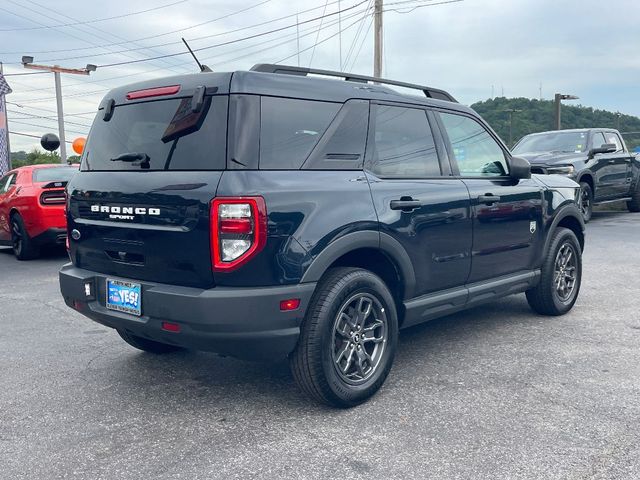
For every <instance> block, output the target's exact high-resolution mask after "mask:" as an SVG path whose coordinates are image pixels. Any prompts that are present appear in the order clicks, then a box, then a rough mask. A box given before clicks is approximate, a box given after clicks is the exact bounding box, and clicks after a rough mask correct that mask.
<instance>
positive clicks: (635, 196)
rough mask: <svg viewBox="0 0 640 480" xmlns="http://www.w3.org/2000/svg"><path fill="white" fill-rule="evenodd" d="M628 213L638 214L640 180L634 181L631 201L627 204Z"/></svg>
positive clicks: (639, 210) (639, 207)
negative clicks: (634, 186) (634, 185)
mask: <svg viewBox="0 0 640 480" xmlns="http://www.w3.org/2000/svg"><path fill="white" fill-rule="evenodd" d="M627 208H628V209H629V211H630V212H640V179H639V180H637V181H636V188H635V190H634V191H633V193H632V194H631V200H629V201H628V202H627Z"/></svg>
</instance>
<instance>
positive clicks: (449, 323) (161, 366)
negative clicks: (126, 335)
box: [91, 295, 535, 415]
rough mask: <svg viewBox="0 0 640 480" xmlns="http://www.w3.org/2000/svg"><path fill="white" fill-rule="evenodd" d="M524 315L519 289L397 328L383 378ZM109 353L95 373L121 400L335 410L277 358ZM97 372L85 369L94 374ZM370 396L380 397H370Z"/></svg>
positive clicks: (448, 353)
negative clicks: (305, 390) (315, 398)
mask: <svg viewBox="0 0 640 480" xmlns="http://www.w3.org/2000/svg"><path fill="white" fill-rule="evenodd" d="M534 318H535V317H534ZM531 321H532V313H531V311H530V310H529V307H528V305H527V303H526V300H525V298H524V295H518V296H515V297H511V298H509V299H503V300H499V301H497V302H495V303H491V304H487V305H484V306H479V307H476V308H472V309H470V310H467V311H464V312H461V313H457V314H454V315H449V316H447V317H443V318H440V319H436V320H432V321H430V322H427V323H424V324H421V325H418V326H415V327H411V328H409V329H406V330H402V331H401V334H400V340H399V344H398V351H397V354H396V361H395V363H394V367H393V370H392V373H391V376H390V378H389V380H388V381H387V383H388V384H396V383H399V384H403V383H411V382H412V380H413V378H414V376H415V370H416V368H418V369H422V370H424V371H425V372H426V371H428V372H429V375H437V374H438V372H437V369H438V365H439V364H442V363H443V362H448V361H449V360H451V359H452V358H453V360H454V361H455V358H456V355H455V350H457V349H460V348H462V349H463V348H465V346H468V345H469V344H473V343H477V342H478V339H479V338H486V337H489V336H491V335H492V334H493V333H495V331H498V330H499V329H506V328H509V327H510V326H518V325H525V324H527V323H530V322H531ZM110 346H111V347H113V345H110ZM452 350H453V351H454V354H453V356H452ZM112 360H113V363H111V362H109V365H108V366H107V365H104V364H103V368H104V369H101V370H102V371H101V372H100V374H101V375H105V376H106V377H107V378H104V379H103V381H104V382H107V383H108V384H110V385H118V386H119V388H115V389H114V390H115V392H116V393H120V394H121V395H123V396H124V397H126V398H123V401H140V402H146V403H149V402H152V403H155V402H169V403H170V404H173V403H176V404H180V405H181V407H183V408H187V409H189V410H191V409H202V408H214V409H217V408H220V406H224V405H234V408H251V409H252V410H255V409H269V410H273V409H275V411H289V412H292V411H293V412H295V411H300V412H302V411H304V412H305V414H306V415H309V414H311V415H313V414H314V413H313V412H315V413H317V414H318V415H322V414H325V413H326V412H327V411H334V410H333V409H328V408H327V407H324V406H322V405H318V404H315V403H313V402H310V401H309V399H307V398H306V397H305V396H304V395H303V394H302V393H301V392H300V391H299V390H298V388H297V387H296V385H295V383H294V380H293V377H292V375H291V373H290V372H289V368H288V364H287V362H286V361H284V360H283V361H279V362H247V361H242V360H237V359H233V358H227V357H220V356H218V355H216V354H211V353H205V352H194V351H180V352H176V353H172V354H167V355H163V356H158V355H152V354H147V353H142V352H136V351H134V350H132V349H129V348H128V347H126V346H124V347H123V350H121V351H120V353H119V354H118V355H117V356H116V358H114V359H112ZM458 361H460V362H462V361H463V360H462V359H458ZM451 368H457V367H455V366H454V367H452V366H451V365H446V369H447V371H449V370H450V369H451ZM423 373H424V372H423ZM96 375H97V373H95V372H92V374H91V376H92V378H93V379H95V378H96ZM130 396H133V398H130ZM376 398H379V396H377V397H374V399H373V400H372V402H374V403H375V401H376V400H375V399H376ZM310 405H314V407H310Z"/></svg>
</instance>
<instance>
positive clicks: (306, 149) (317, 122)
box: [260, 97, 342, 170]
mask: <svg viewBox="0 0 640 480" xmlns="http://www.w3.org/2000/svg"><path fill="white" fill-rule="evenodd" d="M341 106H342V105H341V104H337V103H327V102H316V101H311V100H295V99H291V98H275V97H262V99H261V116H260V168H261V169H267V170H268V169H274V170H289V169H298V168H300V166H301V165H302V164H303V163H304V161H305V160H306V159H307V156H308V155H309V153H310V152H311V150H312V149H313V147H314V146H315V145H316V143H318V140H319V139H320V137H322V134H323V133H324V131H325V130H326V129H327V127H328V126H329V124H330V123H331V121H332V120H333V118H334V117H335V116H336V113H338V110H339V109H340V107H341Z"/></svg>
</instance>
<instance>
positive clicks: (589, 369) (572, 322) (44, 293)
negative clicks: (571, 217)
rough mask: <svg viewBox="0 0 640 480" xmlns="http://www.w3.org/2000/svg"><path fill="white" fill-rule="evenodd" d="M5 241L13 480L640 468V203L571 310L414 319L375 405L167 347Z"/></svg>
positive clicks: (4, 440)
mask: <svg viewBox="0 0 640 480" xmlns="http://www.w3.org/2000/svg"><path fill="white" fill-rule="evenodd" d="M65 261H66V257H65V255H64V253H60V252H58V253H52V254H49V255H47V256H46V257H45V258H42V259H39V260H35V261H31V262H26V263H25V262H17V261H16V260H15V259H14V258H13V256H12V255H11V254H10V251H9V250H8V249H0V365H1V368H0V464H1V465H2V467H0V478H7V479H23V478H24V479H62V478H83V479H84V478H87V479H146V478H153V479H165V478H167V479H168V478H171V479H173V478H176V479H178V478H184V479H190V480H192V479H200V478H203V479H204V478H207V479H212V478H224V479H233V478H242V479H244V478H278V479H284V478H304V479H307V478H327V479H329V478H374V479H375V478H380V479H382V478H385V479H386V478H398V479H400V478H402V479H411V478H420V479H423V478H430V479H436V478H442V479H457V478H461V479H462V478H464V479H481V478H492V479H497V478H505V479H507V478H508V479H521V478H522V479H523V478H531V479H541V478H544V479H592V478H596V479H600V478H602V479H604V478H606V479H611V478H620V479H637V478H640V313H639V310H640V214H629V213H623V212H596V213H595V215H594V219H593V220H592V222H591V223H590V224H589V225H588V229H587V248H586V251H585V255H584V276H583V285H582V291H581V294H580V297H579V299H578V302H577V304H576V306H575V308H574V309H573V311H572V312H570V313H569V314H568V315H566V316H563V317H557V318H547V317H541V316H538V315H535V314H534V313H532V312H531V311H530V310H529V308H528V305H527V303H526V300H525V297H524V295H518V296H515V297H511V298H507V299H504V300H501V301H498V302H496V303H492V304H489V305H486V306H483V307H480V308H475V309H473V310H469V311H467V312H464V313H460V314H456V315H453V316H449V317H446V318H443V319H439V320H435V321H433V322H430V323H428V324H425V325H421V326H418V327H415V328H412V329H409V330H406V331H403V332H402V334H401V337H400V344H399V352H398V355H397V357H396V362H395V365H394V368H393V370H392V372H391V375H390V376H389V378H388V380H387V382H386V384H385V386H384V387H383V388H382V390H381V391H380V393H379V394H378V395H377V396H375V397H374V398H373V399H372V400H371V401H370V402H368V403H367V404H365V405H362V406H360V407H357V408H355V409H352V410H331V409H328V408H325V407H321V406H318V405H316V404H314V403H312V402H310V401H309V400H307V399H306V398H305V397H304V396H303V395H302V394H301V393H299V391H298V390H297V388H296V386H295V385H294V383H293V379H292V377H291V375H290V374H289V371H288V368H287V365H286V363H284V362H281V363H276V364H259V363H248V362H242V361H239V360H234V359H230V358H221V357H219V356H217V355H214V354H208V353H198V352H180V353H175V354H170V355H165V356H154V355H150V354H145V353H141V352H138V351H136V350H134V349H133V348H131V347H129V346H128V345H126V344H125V343H124V342H123V341H122V340H120V338H119V337H118V335H117V334H116V333H115V332H113V331H111V330H110V329H108V328H105V327H102V326H100V325H98V324H96V323H93V322H91V321H90V320H88V319H86V318H84V317H83V316H81V315H80V314H77V313H75V312H74V311H72V310H70V309H68V308H67V307H66V306H65V305H64V303H63V301H62V299H61V297H60V294H59V291H58V282H57V271H58V268H59V267H60V266H61V265H62V264H63V263H65Z"/></svg>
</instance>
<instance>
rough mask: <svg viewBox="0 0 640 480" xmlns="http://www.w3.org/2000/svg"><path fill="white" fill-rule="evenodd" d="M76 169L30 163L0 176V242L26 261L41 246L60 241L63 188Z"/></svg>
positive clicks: (63, 230) (63, 236)
mask: <svg viewBox="0 0 640 480" xmlns="http://www.w3.org/2000/svg"><path fill="white" fill-rule="evenodd" d="M77 172H78V167H77V166H67V165H56V164H52V165H31V166H27V167H21V168H16V169H14V170H11V171H10V172H9V173H7V174H6V175H4V176H3V177H2V178H0V245H9V246H12V247H13V253H14V254H15V256H16V257H17V258H18V260H29V259H32V258H35V257H37V256H38V254H39V252H40V247H42V246H44V245H49V244H64V243H65V240H66V226H67V220H66V218H65V213H64V207H65V194H64V189H65V187H66V185H67V182H68V181H69V179H70V178H71V177H72V176H73V175H74V174H76V173H77Z"/></svg>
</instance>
